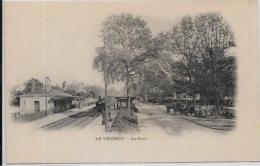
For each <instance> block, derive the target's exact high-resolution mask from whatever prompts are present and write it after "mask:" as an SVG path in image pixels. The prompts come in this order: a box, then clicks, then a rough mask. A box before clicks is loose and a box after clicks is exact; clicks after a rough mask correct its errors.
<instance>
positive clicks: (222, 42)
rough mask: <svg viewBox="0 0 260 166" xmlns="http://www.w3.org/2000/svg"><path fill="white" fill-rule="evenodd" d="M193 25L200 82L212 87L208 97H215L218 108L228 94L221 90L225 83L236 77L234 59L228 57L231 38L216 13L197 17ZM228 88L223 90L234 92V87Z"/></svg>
mask: <svg viewBox="0 0 260 166" xmlns="http://www.w3.org/2000/svg"><path fill="white" fill-rule="evenodd" d="M194 22H195V27H196V34H197V36H198V37H197V42H198V43H199V45H198V48H199V50H200V54H199V55H200V59H201V65H202V67H200V68H199V70H200V71H203V73H201V78H204V81H203V82H205V83H206V84H208V85H210V86H211V87H210V89H211V94H212V95H214V96H215V97H214V98H215V102H216V105H217V108H218V107H219V104H220V101H221V100H222V97H223V91H227V89H223V87H225V86H224V85H225V84H226V81H228V80H233V78H234V75H235V64H234V63H235V59H234V58H232V57H230V54H229V48H231V47H234V46H235V41H234V35H233V32H232V30H231V28H230V26H229V24H228V23H227V22H225V21H224V19H223V17H222V16H221V15H220V14H219V13H205V14H200V15H198V16H197V17H195V21H194ZM227 71H228V72H230V73H229V74H228V72H227ZM202 74H203V75H204V77H203V76H202ZM205 76H207V77H205ZM223 78H225V79H223ZM229 82H230V81H229ZM232 82H233V81H232ZM231 84H232V86H229V87H226V88H231V89H234V86H233V83H231ZM232 91H233V90H232Z"/></svg>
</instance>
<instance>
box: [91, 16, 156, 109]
mask: <svg viewBox="0 0 260 166" xmlns="http://www.w3.org/2000/svg"><path fill="white" fill-rule="evenodd" d="M101 35H102V38H103V42H104V46H103V47H100V48H98V49H97V54H98V55H97V57H96V58H95V61H94V67H95V68H97V69H99V70H101V71H104V70H105V68H104V61H105V59H106V65H107V73H108V77H109V80H110V81H125V86H126V92H127V94H126V95H127V96H129V95H130V85H131V82H132V81H133V80H134V79H135V77H136V75H137V73H138V71H137V70H136V69H137V67H138V66H139V65H142V64H143V63H144V62H145V61H146V59H147V58H148V57H149V56H152V55H153V50H152V47H151V44H152V35H151V32H150V30H149V28H148V27H147V25H146V22H145V21H144V20H143V19H142V18H140V17H138V16H133V15H131V14H121V15H112V16H110V17H108V18H107V19H106V20H105V21H104V23H103V29H102V31H101ZM105 57H106V58H105ZM129 102H130V100H129ZM128 106H129V107H130V104H128Z"/></svg>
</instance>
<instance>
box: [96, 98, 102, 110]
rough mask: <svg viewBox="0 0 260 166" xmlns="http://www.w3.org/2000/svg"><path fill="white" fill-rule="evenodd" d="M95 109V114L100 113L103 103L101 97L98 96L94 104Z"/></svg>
mask: <svg viewBox="0 0 260 166" xmlns="http://www.w3.org/2000/svg"><path fill="white" fill-rule="evenodd" d="M96 109H97V112H102V109H103V102H102V99H101V96H98V101H97V102H96Z"/></svg>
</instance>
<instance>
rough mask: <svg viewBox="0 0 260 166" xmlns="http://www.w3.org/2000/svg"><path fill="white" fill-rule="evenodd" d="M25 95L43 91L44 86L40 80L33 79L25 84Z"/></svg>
mask: <svg viewBox="0 0 260 166" xmlns="http://www.w3.org/2000/svg"><path fill="white" fill-rule="evenodd" d="M24 86H25V87H24V90H23V92H24V93H32V92H33V91H37V90H40V89H43V87H44V85H43V83H42V82H40V81H39V80H38V79H35V78H32V79H30V80H28V81H26V82H25V83H24Z"/></svg>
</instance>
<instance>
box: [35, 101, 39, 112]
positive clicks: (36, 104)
mask: <svg viewBox="0 0 260 166" xmlns="http://www.w3.org/2000/svg"><path fill="white" fill-rule="evenodd" d="M34 111H35V112H40V102H39V101H34Z"/></svg>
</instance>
